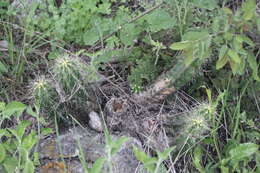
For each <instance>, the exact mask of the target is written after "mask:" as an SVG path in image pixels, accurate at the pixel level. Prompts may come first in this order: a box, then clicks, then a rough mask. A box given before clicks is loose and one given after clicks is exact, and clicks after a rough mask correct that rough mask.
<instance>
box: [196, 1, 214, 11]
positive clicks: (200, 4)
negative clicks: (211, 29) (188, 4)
mask: <svg viewBox="0 0 260 173" xmlns="http://www.w3.org/2000/svg"><path fill="white" fill-rule="evenodd" d="M192 3H193V5H194V6H196V7H199V8H204V9H207V10H213V9H215V8H217V7H218V4H217V1H216V0H193V1H192Z"/></svg>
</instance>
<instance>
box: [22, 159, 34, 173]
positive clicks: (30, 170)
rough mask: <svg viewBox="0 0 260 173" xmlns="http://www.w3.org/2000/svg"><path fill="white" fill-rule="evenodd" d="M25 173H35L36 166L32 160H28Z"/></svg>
mask: <svg viewBox="0 0 260 173" xmlns="http://www.w3.org/2000/svg"><path fill="white" fill-rule="evenodd" d="M23 173H34V164H33V162H32V161H31V160H30V159H27V160H26V162H25V166H24V170H23Z"/></svg>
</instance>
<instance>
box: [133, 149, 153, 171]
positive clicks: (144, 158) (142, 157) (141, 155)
mask: <svg viewBox="0 0 260 173" xmlns="http://www.w3.org/2000/svg"><path fill="white" fill-rule="evenodd" d="M134 154H135V157H136V158H137V160H139V161H141V162H142V163H143V164H144V166H145V168H146V169H147V170H148V171H150V172H154V171H155V164H156V162H157V159H156V158H154V157H149V156H148V155H147V154H146V153H145V152H143V151H141V150H140V149H138V148H136V147H134Z"/></svg>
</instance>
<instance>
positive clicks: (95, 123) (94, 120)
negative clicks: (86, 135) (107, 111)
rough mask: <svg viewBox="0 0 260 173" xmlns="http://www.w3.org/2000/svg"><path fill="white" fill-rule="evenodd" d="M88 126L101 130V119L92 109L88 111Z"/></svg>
mask: <svg viewBox="0 0 260 173" xmlns="http://www.w3.org/2000/svg"><path fill="white" fill-rule="evenodd" d="M88 116H89V119H90V120H89V126H90V127H91V128H92V129H93V130H96V131H98V132H102V131H103V126H102V121H101V118H100V116H99V115H98V114H97V113H96V112H94V111H92V112H90V113H89V115H88Z"/></svg>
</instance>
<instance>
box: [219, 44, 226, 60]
mask: <svg viewBox="0 0 260 173" xmlns="http://www.w3.org/2000/svg"><path fill="white" fill-rule="evenodd" d="M227 50H228V47H227V45H223V46H221V48H220V50H219V56H218V58H219V59H221V58H223V57H224V56H225V55H226V53H227Z"/></svg>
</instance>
